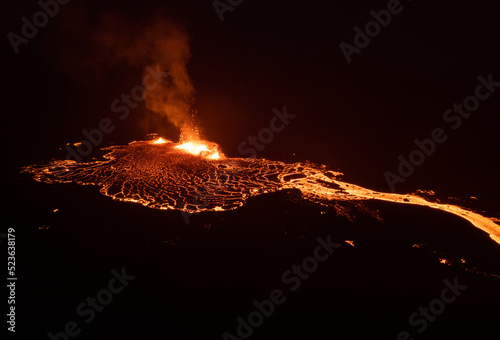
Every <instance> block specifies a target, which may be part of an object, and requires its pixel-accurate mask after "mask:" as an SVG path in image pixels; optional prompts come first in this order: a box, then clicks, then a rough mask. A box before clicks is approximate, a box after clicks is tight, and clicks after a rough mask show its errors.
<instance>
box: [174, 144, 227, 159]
mask: <svg viewBox="0 0 500 340" xmlns="http://www.w3.org/2000/svg"><path fill="white" fill-rule="evenodd" d="M174 148H175V149H178V150H182V151H184V152H187V153H190V154H192V155H195V156H203V157H205V158H208V159H221V158H223V156H222V154H221V152H220V151H219V149H218V147H217V145H216V144H214V143H210V142H204V141H200V140H197V141H189V142H185V143H182V144H179V145H177V146H175V147H174Z"/></svg>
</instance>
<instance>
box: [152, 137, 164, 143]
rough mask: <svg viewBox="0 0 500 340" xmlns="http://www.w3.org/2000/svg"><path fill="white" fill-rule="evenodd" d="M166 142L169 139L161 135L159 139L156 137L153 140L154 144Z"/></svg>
mask: <svg viewBox="0 0 500 340" xmlns="http://www.w3.org/2000/svg"><path fill="white" fill-rule="evenodd" d="M165 143H167V141H166V140H165V139H163V138H161V137H158V139H155V140H154V141H153V144H165Z"/></svg>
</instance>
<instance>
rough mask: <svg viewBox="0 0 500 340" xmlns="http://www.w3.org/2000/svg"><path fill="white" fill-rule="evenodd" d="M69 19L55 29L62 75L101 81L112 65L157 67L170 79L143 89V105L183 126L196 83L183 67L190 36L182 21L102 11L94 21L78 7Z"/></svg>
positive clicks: (186, 61) (161, 16) (176, 124)
mask: <svg viewBox="0 0 500 340" xmlns="http://www.w3.org/2000/svg"><path fill="white" fill-rule="evenodd" d="M69 18H70V19H67V20H68V21H69V20H71V23H63V25H64V30H62V31H61V32H59V33H58V34H59V38H60V39H59V40H58V44H59V45H58V47H59V49H60V51H59V53H58V55H59V59H58V63H59V65H58V67H59V68H61V69H62V70H63V72H64V73H66V74H68V75H70V76H72V77H73V78H77V80H87V81H95V80H97V81H98V82H99V81H102V80H103V79H106V77H109V74H110V72H111V70H113V69H114V70H116V68H123V67H129V68H132V69H135V70H137V71H140V70H145V69H146V66H150V67H151V68H154V69H157V68H158V65H159V68H160V69H161V70H162V71H163V72H167V73H168V77H162V81H161V83H160V84H159V85H158V86H156V87H155V88H154V89H149V90H146V91H145V92H144V95H143V98H144V100H145V105H146V108H147V109H149V110H151V111H153V112H155V113H157V114H159V115H162V116H164V117H167V118H168V120H169V121H170V122H171V123H172V124H174V125H175V126H176V127H178V128H182V126H183V125H184V124H185V123H186V120H187V119H188V117H189V116H190V114H191V105H192V103H193V98H194V96H193V95H194V87H193V85H192V83H191V80H190V78H189V75H188V72H187V67H186V65H187V63H188V61H189V59H190V57H191V53H190V48H189V42H190V38H189V35H188V34H187V32H186V30H185V29H184V27H183V26H182V25H181V24H179V23H178V22H176V21H174V20H173V19H169V18H167V17H166V16H164V15H158V14H156V16H155V17H154V18H153V19H151V18H148V20H147V21H144V22H140V21H135V20H131V19H129V18H127V17H126V16H125V15H123V14H122V13H118V12H115V11H108V12H105V13H103V14H101V15H100V17H99V18H98V20H97V21H96V22H97V23H96V24H92V23H90V20H89V19H88V18H87V15H86V13H85V10H82V9H81V8H80V9H78V10H77V11H75V13H73V15H71V16H69ZM145 73H146V71H144V74H143V75H145ZM89 78H92V79H89ZM107 80H109V79H107Z"/></svg>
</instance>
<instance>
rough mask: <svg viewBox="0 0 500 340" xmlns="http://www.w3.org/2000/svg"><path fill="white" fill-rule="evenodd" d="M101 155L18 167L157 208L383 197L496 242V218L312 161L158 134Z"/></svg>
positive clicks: (47, 178) (498, 231)
mask: <svg viewBox="0 0 500 340" xmlns="http://www.w3.org/2000/svg"><path fill="white" fill-rule="evenodd" d="M103 150H105V151H107V153H106V154H105V155H104V160H99V161H93V162H86V163H77V162H75V161H73V160H56V161H52V162H50V163H49V164H43V165H31V166H26V167H24V168H22V171H23V172H27V173H30V174H31V175H32V176H33V178H34V179H35V180H37V181H39V182H45V183H71V182H73V183H77V184H81V185H96V186H98V187H100V192H101V193H102V194H104V195H106V196H110V197H112V198H113V199H116V200H120V201H127V202H136V203H140V204H142V205H145V206H147V207H150V208H155V209H176V210H180V211H185V212H190V213H193V212H203V211H225V210H230V209H236V208H238V207H240V206H242V205H243V204H244V203H245V201H246V200H247V199H248V198H249V197H252V196H257V195H261V194H265V193H270V192H275V191H278V190H284V189H298V190H300V191H301V193H302V197H303V198H304V199H307V200H310V201H312V202H318V203H319V202H328V201H339V200H343V201H363V200H372V199H373V200H382V201H389V202H395V203H400V204H412V205H420V206H427V207H430V208H434V209H438V210H442V211H446V212H448V213H451V214H455V215H457V216H459V217H461V218H464V219H466V220H467V221H469V222H470V223H472V224H473V225H474V226H475V227H477V228H479V229H481V230H483V231H484V232H486V233H488V234H489V235H490V237H491V238H492V239H493V240H494V241H495V242H497V243H499V244H500V226H499V225H498V224H497V223H496V222H498V219H495V218H488V217H485V216H482V215H481V214H478V213H475V212H473V211H470V210H467V209H465V208H461V207H459V206H456V205H451V204H442V203H436V202H431V201H428V200H426V199H424V198H422V197H420V196H417V195H410V194H405V195H402V194H394V193H384V192H376V191H373V190H370V189H366V188H363V187H360V186H357V185H353V184H349V183H345V182H343V181H341V180H340V176H341V175H342V174H341V173H339V172H333V171H329V170H327V169H326V166H318V165H313V164H310V163H294V164H286V163H283V162H279V161H271V160H266V159H249V158H227V157H225V156H224V154H223V153H222V152H221V151H220V149H219V148H218V146H217V145H216V144H215V143H210V142H203V143H202V142H197V143H194V144H193V143H182V144H179V143H173V142H170V141H166V140H163V139H161V138H160V139H157V140H155V141H138V142H132V143H130V144H128V145H125V146H114V147H109V148H105V149H103Z"/></svg>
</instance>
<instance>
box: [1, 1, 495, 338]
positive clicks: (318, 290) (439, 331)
mask: <svg viewBox="0 0 500 340" xmlns="http://www.w3.org/2000/svg"><path fill="white" fill-rule="evenodd" d="M54 1H55V0H54ZM61 1H62V0H61ZM40 2H41V3H43V2H44V0H41V1H40ZM46 2H47V3H50V2H51V1H50V0H46ZM62 2H63V1H62ZM214 3H218V4H219V5H220V6H228V7H226V8H231V10H227V11H224V12H223V13H222V14H220V15H221V16H222V17H223V19H224V20H223V21H221V17H220V15H219V14H218V13H217V10H216V9H215V8H214ZM231 3H232V4H233V5H229V4H231ZM398 3H399V5H398ZM221 4H222V5H221ZM1 6H2V8H1V10H0V13H2V14H1V16H2V20H1V21H0V23H1V24H0V25H1V30H2V32H3V35H4V38H3V40H2V42H3V43H2V52H1V53H2V54H1V56H2V63H1V68H2V72H1V74H2V77H3V82H4V88H3V94H4V96H3V97H4V98H3V100H2V111H3V117H4V119H3V133H2V137H3V138H2V139H3V142H2V143H3V145H4V147H3V152H2V159H3V172H5V176H4V178H5V190H4V194H5V198H4V199H5V200H6V201H7V202H6V203H5V204H4V206H5V209H6V211H5V215H4V216H6V217H7V218H6V219H4V223H3V226H2V229H1V230H0V234H2V233H7V228H15V229H16V237H17V255H16V256H17V266H16V267H17V275H18V284H19V286H20V288H18V289H17V292H16V294H18V299H17V303H16V308H17V309H18V314H17V316H16V333H15V334H13V333H12V332H7V333H8V336H10V337H12V338H13V339H16V338H19V339H49V337H48V336H47V334H48V333H49V332H54V334H55V333H56V332H59V331H62V330H63V329H64V325H65V324H66V322H68V321H70V320H77V322H78V320H80V323H81V321H82V320H83V319H82V318H81V317H79V316H77V315H76V314H75V307H76V306H78V304H79V303H80V302H81V301H84V299H85V298H86V297H87V296H91V295H92V294H94V295H95V294H96V292H98V291H99V289H101V288H104V287H106V285H107V282H108V281H109V278H110V277H111V276H110V275H111V274H110V270H111V269H113V268H115V269H116V270H118V271H119V270H120V269H121V268H122V267H126V268H127V269H128V270H129V272H131V273H133V274H135V276H136V279H134V281H132V282H131V283H130V287H129V288H127V287H125V289H124V291H123V293H120V294H119V295H118V296H117V297H116V298H114V300H113V302H112V303H111V304H110V306H109V307H106V308H107V309H105V310H104V311H103V312H102V313H98V315H97V316H96V321H93V322H91V323H89V324H85V325H84V326H83V327H82V332H81V333H80V334H79V335H78V336H76V337H75V339H119V338H123V337H125V336H128V335H130V336H134V337H136V338H150V339H157V338H158V339H159V338H160V337H161V338H162V339H223V335H222V334H223V333H224V332H226V331H227V332H231V333H232V334H234V335H235V336H236V327H237V325H238V323H237V321H236V318H237V317H238V316H242V317H246V316H247V315H248V314H249V312H251V311H252V308H253V306H252V301H253V300H254V299H257V300H259V299H260V300H262V299H265V298H269V293H270V292H271V291H272V290H273V289H274V288H279V287H280V285H282V283H281V281H280V276H281V273H283V272H284V271H285V270H286V269H287V268H289V267H290V266H291V265H292V264H293V263H298V262H300V261H301V260H302V259H303V258H304V257H305V256H307V255H308V253H310V252H312V250H313V249H314V247H315V246H316V244H317V242H316V238H317V237H318V236H321V237H326V235H328V234H332V235H333V239H334V241H335V242H338V243H342V247H341V249H339V250H338V253H339V255H338V256H339V257H338V258H337V259H336V260H335V261H336V262H335V265H334V264H331V266H330V264H328V266H330V268H326V267H325V268H319V269H318V271H317V274H314V276H315V277H314V278H311V279H310V280H308V281H307V282H306V283H304V286H305V287H304V288H301V289H300V290H299V291H298V292H297V293H296V294H295V295H293V294H289V298H288V301H287V302H286V303H284V304H283V305H282V306H281V305H280V306H276V308H277V309H276V310H275V312H274V313H275V314H274V315H273V316H272V317H270V318H269V319H266V320H265V322H264V326H262V327H260V328H258V329H257V330H255V331H254V333H253V334H252V335H251V336H250V337H249V338H250V339H316V338H324V339H366V338H392V339H396V338H397V337H398V334H399V333H400V332H401V331H403V330H404V329H405V327H406V329H407V330H409V331H410V333H411V334H412V336H413V339H444V338H447V337H448V336H449V338H463V339H469V338H478V339H482V338H487V337H488V338H492V339H493V338H496V337H498V336H499V334H500V333H499V331H498V328H497V325H498V317H499V316H500V313H499V309H498V306H499V305H498V303H500V293H498V291H499V290H498V287H499V284H500V279H499V278H498V276H497V277H492V276H488V277H486V276H483V275H481V274H478V273H473V272H472V271H470V270H468V269H464V267H462V266H459V265H456V266H446V265H445V266H443V265H442V264H440V263H439V261H438V260H436V258H439V254H441V253H443V254H445V255H446V256H449V257H450V258H457V259H459V258H462V257H464V258H467V260H468V261H469V260H470V262H471V265H470V266H471V267H470V268H472V267H476V269H477V270H478V271H481V272H486V273H489V274H495V275H500V269H499V268H500V267H498V265H499V264H500V263H498V260H496V259H498V258H499V255H500V248H499V245H498V244H496V243H495V242H493V241H491V239H490V238H488V237H487V235H486V236H485V235H483V233H481V232H480V231H478V230H475V229H474V228H473V227H471V226H469V225H468V224H467V223H466V222H464V221H462V220H460V219H458V218H455V217H450V216H448V215H446V214H444V213H441V212H439V213H437V212H429V211H427V210H425V211H424V210H422V211H421V210H418V209H417V208H412V207H407V206H404V207H403V208H401V207H397V206H396V207H394V206H393V205H390V204H388V203H387V204H386V203H380V202H378V203H372V205H371V206H373V207H375V208H376V209H380V210H381V211H385V214H386V215H384V220H385V223H384V224H382V225H379V224H378V222H377V223H375V222H374V221H373V220H370V219H369V218H368V217H366V216H362V217H359V218H358V220H356V223H354V227H353V226H352V225H351V224H352V223H351V222H349V221H347V220H345V219H339V217H337V216H335V214H333V213H327V214H326V216H322V215H321V214H319V211H320V210H321V209H320V208H318V207H316V208H315V207H310V206H307V205H306V204H304V205H301V204H298V203H296V202H295V203H294V202H290V201H289V200H287V199H285V198H284V197H282V195H281V194H279V193H278V194H273V195H275V196H272V197H271V196H270V197H262V198H260V199H256V200H255V201H252V202H249V203H248V206H245V207H243V208H242V209H241V210H236V211H231V212H227V213H226V212H222V213H219V214H218V213H206V214H200V215H196V216H195V217H194V218H193V223H192V224H190V225H189V226H186V224H185V223H184V221H183V219H182V216H181V214H180V213H179V212H178V211H173V212H171V211H168V212H165V211H159V210H154V209H147V208H145V207H142V206H139V205H134V204H131V203H121V202H115V201H112V200H111V199H109V198H108V197H104V196H102V195H100V194H99V193H98V190H97V189H96V188H82V187H78V186H76V185H73V184H69V185H67V186H65V185H61V184H58V185H47V184H41V183H35V182H34V181H33V180H32V179H31V178H30V177H29V176H27V175H26V174H20V167H22V166H26V165H30V164H36V163H40V162H43V161H44V160H47V159H50V158H53V157H56V158H64V156H65V153H64V152H63V151H61V150H60V149H61V148H64V146H65V144H66V143H75V142H78V141H80V140H82V139H83V138H85V136H84V135H83V134H82V130H83V129H87V130H90V129H94V128H97V127H98V126H99V122H100V121H101V120H102V119H103V118H106V117H108V118H110V119H111V120H112V121H113V122H115V126H116V128H115V129H114V130H113V132H112V133H109V134H105V135H104V138H103V142H102V144H101V145H99V147H105V146H111V145H122V144H126V143H129V142H131V141H134V140H143V139H146V138H147V137H146V135H147V134H149V133H159V134H160V135H161V136H163V137H165V138H167V139H170V140H175V141H176V140H178V138H179V130H178V129H176V128H175V127H174V126H173V125H172V124H170V123H169V122H168V121H167V120H166V119H161V118H159V117H158V116H155V114H154V113H152V112H150V111H148V110H147V109H146V107H145V106H144V104H143V103H142V104H140V105H139V106H138V107H137V108H135V109H133V110H132V111H131V113H130V115H129V117H127V118H126V119H124V120H119V119H117V114H116V113H114V112H112V110H110V105H111V103H112V102H113V100H115V99H116V98H119V97H120V95H121V94H122V93H130V89H131V88H133V87H134V85H137V84H140V81H141V74H142V72H143V69H144V67H145V66H146V65H144V67H140V68H138V67H131V66H130V65H125V64H121V63H116V64H113V65H111V66H109V65H97V64H96V65H92V69H87V67H88V65H89V64H88V63H83V62H82V60H83V59H84V58H82V57H81V56H82V55H86V52H88V50H89V49H92V44H91V43H89V34H90V31H91V30H95V28H96V27H98V22H99V20H100V18H102V16H103V15H105V14H106V13H120V15H122V16H123V17H124V18H127V21H128V22H132V23H140V24H145V23H148V21H149V20H150V18H153V17H154V16H155V15H158V14H159V13H161V15H163V16H165V17H168V18H171V19H173V20H175V21H176V22H178V23H180V24H181V25H182V26H183V27H184V29H185V30H186V32H187V33H188V34H189V36H190V51H191V58H190V60H189V63H188V64H187V69H188V72H189V76H190V78H191V81H192V84H193V85H194V88H195V94H194V103H193V109H194V110H196V111H197V120H198V123H199V126H200V128H201V129H202V133H203V136H204V137H205V139H207V140H209V141H212V142H215V143H217V144H219V145H220V146H221V148H222V150H223V151H224V152H225V154H226V155H227V156H228V157H242V156H244V155H241V154H240V153H239V151H238V146H239V145H240V144H241V143H242V142H243V141H246V140H247V138H248V136H250V135H256V134H257V133H258V132H259V130H260V129H262V128H263V127H266V126H268V125H269V121H270V119H271V118H272V117H273V115H274V114H273V109H274V108H276V109H278V110H282V109H283V107H284V106H286V108H287V111H288V112H289V113H290V114H293V115H296V118H294V119H292V120H291V121H290V123H289V124H288V125H287V126H286V128H285V129H284V130H283V131H281V132H279V133H276V135H275V136H274V139H273V140H272V142H270V143H269V144H267V145H265V148H263V150H261V151H258V153H257V157H261V158H266V159H271V160H279V161H283V162H287V163H291V162H304V161H310V162H313V163H317V164H324V165H326V166H328V167H329V168H330V169H332V170H336V171H340V172H342V173H343V174H344V176H343V179H344V180H345V181H346V182H349V183H354V184H357V185H360V186H363V187H366V188H371V189H374V190H378V191H382V192H390V191H391V189H390V186H389V184H388V182H387V180H386V177H384V173H386V172H387V171H390V172H391V173H394V174H396V175H397V174H398V166H399V164H400V159H398V157H399V156H400V155H401V156H402V158H404V159H406V160H408V158H409V155H410V153H411V152H412V151H414V150H418V146H416V144H415V142H414V140H415V139H418V140H420V141H422V140H424V139H428V138H432V133H433V130H435V129H442V130H444V133H445V135H446V136H447V138H446V140H445V141H443V142H442V143H435V144H436V145H435V150H433V151H432V152H429V154H428V155H426V156H425V158H424V161H423V163H422V164H419V165H417V166H415V169H414V171H413V173H412V174H411V175H410V176H408V177H407V178H404V181H401V182H399V183H397V184H396V185H395V192H397V193H412V192H415V191H416V190H418V189H421V190H432V191H434V192H435V193H436V197H437V198H439V199H443V200H446V199H452V201H450V202H452V203H453V204H458V205H462V206H467V207H468V208H471V209H474V210H477V211H484V212H485V213H486V214H487V215H488V216H490V217H496V218H500V210H499V208H498V207H499V205H500V194H499V189H500V187H499V181H498V174H499V173H500V162H499V160H498V159H499V158H498V152H499V150H500V111H499V108H500V83H499V82H500V67H499V60H500V39H499V38H498V34H499V32H500V21H499V20H498V15H499V13H500V3H497V2H494V1H477V2H473V1H438V2H432V1H417V0H414V1H411V0H401V1H400V2H398V1H386V0H384V1H348V0H339V1H333V2H325V1H311V2H305V1H282V0H275V1H262V0H243V1H237V0H233V1H230V0H221V1H218V2H217V1H215V2H213V1H212V0H200V1H194V0H163V1H157V0H143V1H126V0H125V1H123V0H122V1H118V0H116V1H115V0H103V1H97V0H89V1H86V0H71V1H69V2H68V3H67V4H64V5H63V4H59V9H58V12H57V13H56V14H55V15H54V16H53V17H51V18H49V19H48V23H47V24H46V25H43V27H40V28H38V33H37V34H35V35H34V36H33V37H32V38H29V39H28V43H26V44H23V43H21V44H19V46H16V47H14V46H13V44H12V42H11V41H9V34H10V33H11V32H12V33H15V34H16V35H22V32H21V31H22V26H23V21H22V18H23V17H27V18H28V19H29V20H32V17H33V15H34V14H35V13H36V12H37V11H40V9H41V7H40V4H39V2H37V1H31V0H30V1H28V0H23V1H8V2H4V3H2V5H1ZM388 6H389V8H392V10H393V11H394V13H393V14H391V18H390V22H389V20H388V22H387V23H386V25H385V27H380V25H378V26H377V27H379V30H378V31H379V32H378V31H377V32H375V33H373V32H372V33H371V34H372V37H365V38H368V39H369V41H366V39H363V38H360V37H358V39H357V42H358V43H359V42H360V41H362V40H364V42H365V43H366V46H364V47H360V46H356V41H355V40H356V39H355V38H356V35H357V34H358V33H357V32H358V31H357V30H355V28H356V27H358V28H359V29H360V30H361V31H362V32H363V34H364V32H365V25H366V24H367V23H369V22H371V21H373V20H375V19H374V16H373V14H372V13H373V12H372V11H375V12H377V13H380V11H382V10H385V11H386V12H384V13H390V12H387V10H388ZM221 8H222V7H221ZM221 11H223V10H221ZM396 12H397V13H396ZM125 39H126V37H125ZM341 43H346V44H349V45H351V46H352V48H353V50H356V52H354V53H352V54H350V55H349V56H348V57H347V58H346V54H345V53H343V51H342V49H341V47H340V45H341ZM344 46H345V45H344ZM17 48H18V53H16V52H15V49H17ZM80 54H81V55H80ZM348 59H349V61H350V62H349V61H348ZM95 70H99V72H98V74H95ZM480 77H482V79H483V81H481V80H480V79H479V78H480ZM488 78H489V79H490V80H489V85H485V81H486V82H488ZM480 84H483V87H482V90H480V92H479V93H480V95H479V96H481V95H482V96H483V97H484V98H485V99H479V100H477V103H478V104H477V108H476V109H475V110H471V111H473V112H465V113H463V114H460V113H458V112H452V113H448V114H447V116H446V117H448V118H445V117H444V115H445V112H447V110H450V109H451V110H452V111H453V110H454V105H455V104H462V105H465V104H464V101H466V98H469V96H476V97H478V92H477V91H476V89H477V87H478V85H480ZM488 94H489V95H488ZM486 97H487V98H486ZM470 103H474V102H470V101H469V102H468V103H467V105H466V106H469V107H470V105H472V104H470ZM469 113H470V114H469ZM457 121H460V122H461V124H460V126H458V123H457ZM99 147H95V149H94V150H93V153H92V154H91V155H90V157H95V158H96V159H99V157H101V156H102V153H101V152H99V150H98V148H99ZM404 177H406V176H404ZM471 196H473V197H475V198H476V199H470V197H471ZM297 205H298V206H297ZM56 208H57V209H60V213H59V215H57V214H54V213H52V211H53V209H56ZM285 211H288V212H290V211H293V212H292V213H284V212H285ZM360 215H362V214H360ZM207 225H210V226H211V228H210V230H207V229H206V226H207ZM45 226H50V228H49V229H48V230H47V229H44V228H45ZM40 227H41V229H40ZM283 230H286V236H283V235H285V234H284V232H283ZM352 239H355V247H351V246H350V245H348V244H346V243H344V242H343V241H344V240H352ZM1 241H2V243H1V245H0V249H2V253H4V257H2V259H0V263H5V265H6V262H7V255H5V252H4V251H3V249H4V245H5V244H4V243H6V241H7V240H4V239H2V240H1ZM357 241H359V243H358V244H359V246H358V244H356V242H357ZM162 242H166V243H162ZM168 242H170V243H169V244H173V243H175V244H176V245H175V246H169V245H166V244H167V243H168ZM416 243H423V244H425V245H426V246H425V247H424V248H423V250H419V251H420V253H419V252H416V250H415V248H412V247H411V246H412V244H416ZM334 254H335V253H334ZM332 256H335V255H332ZM443 256H444V255H443ZM467 256H468V257H467ZM398 261H400V262H398ZM470 268H469V269H470ZM4 271H5V270H4V269H3V268H2V272H4ZM312 276H313V275H312ZM456 276H457V277H458V278H459V281H461V282H464V284H467V285H468V287H470V288H468V289H467V291H466V292H464V293H463V297H458V298H457V301H458V302H456V303H453V304H450V305H449V306H450V307H448V305H447V307H446V308H447V310H446V311H445V312H444V313H443V315H442V316H439V317H438V319H437V320H436V321H434V322H431V323H430V324H429V327H428V329H426V331H425V332H423V333H421V334H419V333H417V332H416V331H415V330H416V328H412V327H411V326H409V325H408V321H407V320H408V316H409V315H410V314H411V313H412V312H413V311H417V310H418V307H419V306H423V305H425V304H427V303H428V302H429V301H431V300H432V299H434V298H437V297H439V293H440V291H441V289H442V288H443V287H444V286H443V283H442V282H443V280H444V279H448V280H452V279H453V278H454V277H456ZM4 283H5V282H4ZM412 292H413V293H412ZM4 294H8V291H7V290H5V293H4ZM467 294H469V295H467ZM4 296H5V297H7V295H4ZM115 299H116V300H115ZM0 300H2V303H1V304H0V311H1V313H0V314H1V315H5V314H6V313H8V304H7V299H6V298H4V297H2V298H1V299H0ZM115 301H116V302H115ZM337 306H338V307H337ZM448 310H449V311H448ZM4 318H5V317H2V320H4ZM6 329H7V326H6V323H5V322H2V332H3V331H4V330H6ZM60 339H64V337H60ZM401 339H404V337H403V338H401Z"/></svg>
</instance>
